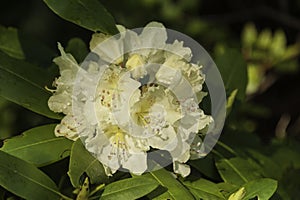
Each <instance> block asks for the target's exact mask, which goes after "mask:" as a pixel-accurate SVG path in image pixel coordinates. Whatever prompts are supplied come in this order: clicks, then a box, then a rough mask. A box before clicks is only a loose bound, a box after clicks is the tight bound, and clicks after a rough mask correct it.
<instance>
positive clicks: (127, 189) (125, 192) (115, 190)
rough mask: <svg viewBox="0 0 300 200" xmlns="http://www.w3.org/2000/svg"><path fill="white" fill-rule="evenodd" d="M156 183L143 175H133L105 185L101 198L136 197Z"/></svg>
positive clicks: (146, 192) (124, 198)
mask: <svg viewBox="0 0 300 200" xmlns="http://www.w3.org/2000/svg"><path fill="white" fill-rule="evenodd" d="M158 185H159V184H158V183H157V182H156V181H155V180H153V179H151V178H145V177H134V178H128V179H124V180H121V181H116V182H114V183H111V184H109V185H107V186H106V187H105V189H104V192H103V194H102V197H101V200H102V199H103V200H109V199H112V200H113V199H123V200H131V199H137V198H140V197H142V196H145V195H146V194H148V193H150V192H151V191H152V190H154V189H155V188H156V187H157V186H158Z"/></svg>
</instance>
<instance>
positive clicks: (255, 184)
mask: <svg viewBox="0 0 300 200" xmlns="http://www.w3.org/2000/svg"><path fill="white" fill-rule="evenodd" d="M243 187H244V188H245V190H246V195H245V196H244V197H243V200H248V199H253V198H254V197H258V199H259V200H268V199H270V198H271V196H272V195H273V194H274V193H275V191H276V188H277V181H275V180H273V179H269V178H262V179H258V180H254V181H250V182H248V183H247V184H245V185H244V186H243Z"/></svg>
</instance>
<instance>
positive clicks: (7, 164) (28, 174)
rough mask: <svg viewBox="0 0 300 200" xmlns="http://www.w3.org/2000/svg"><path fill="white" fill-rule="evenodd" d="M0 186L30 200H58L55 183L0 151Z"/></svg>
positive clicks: (19, 160)
mask: <svg viewBox="0 0 300 200" xmlns="http://www.w3.org/2000/svg"><path fill="white" fill-rule="evenodd" d="M0 174H1V176H0V185H1V186H2V187H4V188H5V189H7V190H8V191H10V192H12V193H14V194H16V195H18V196H20V197H22V198H24V199H30V200H35V199H37V200H40V199H49V200H53V199H59V196H62V195H61V194H60V193H59V192H58V189H57V187H56V185H55V183H54V182H53V181H52V180H51V179H50V178H49V177H48V176H47V175H46V174H44V173H43V172H42V171H40V170H39V169H38V168H36V167H35V166H33V165H31V164H29V163H27V162H25V161H23V160H21V159H19V158H16V157H14V156H12V155H9V154H7V153H5V152H3V151H0Z"/></svg>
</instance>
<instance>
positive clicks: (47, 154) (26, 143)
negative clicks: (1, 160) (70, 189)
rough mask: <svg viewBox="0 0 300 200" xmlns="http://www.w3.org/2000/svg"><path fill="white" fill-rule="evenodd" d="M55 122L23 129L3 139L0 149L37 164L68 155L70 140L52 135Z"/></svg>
mask: <svg viewBox="0 0 300 200" xmlns="http://www.w3.org/2000/svg"><path fill="white" fill-rule="evenodd" d="M54 128H55V124H51V125H45V126H40V127H36V128H33V129H30V130H28V131H25V132H24V133H23V134H22V135H20V136H16V137H13V138H11V139H8V140H6V141H4V145H3V147H2V148H1V149H0V150H2V151H5V152H6V153H9V154H11V155H13V156H16V157H18V158H20V159H22V160H25V161H27V162H29V163H32V164H34V165H37V166H44V165H47V164H50V163H53V162H56V161H59V160H61V159H63V158H65V157H67V156H69V155H70V151H71V146H72V141H70V140H68V139H66V138H64V137H56V136H55V135H54Z"/></svg>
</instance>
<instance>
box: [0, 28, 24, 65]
mask: <svg viewBox="0 0 300 200" xmlns="http://www.w3.org/2000/svg"><path fill="white" fill-rule="evenodd" d="M0 50H2V51H3V52H5V53H7V54H8V55H10V56H11V57H14V58H18V59H24V58H25V56H24V53H23V50H22V47H21V44H20V41H19V35H18V30H17V29H15V28H11V27H9V28H6V27H3V26H0Z"/></svg>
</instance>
